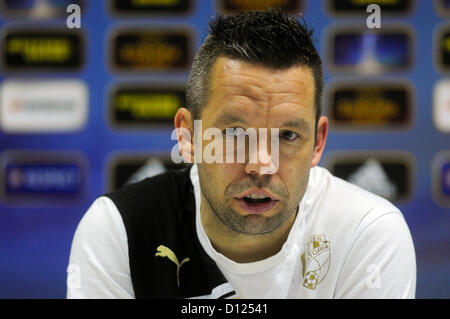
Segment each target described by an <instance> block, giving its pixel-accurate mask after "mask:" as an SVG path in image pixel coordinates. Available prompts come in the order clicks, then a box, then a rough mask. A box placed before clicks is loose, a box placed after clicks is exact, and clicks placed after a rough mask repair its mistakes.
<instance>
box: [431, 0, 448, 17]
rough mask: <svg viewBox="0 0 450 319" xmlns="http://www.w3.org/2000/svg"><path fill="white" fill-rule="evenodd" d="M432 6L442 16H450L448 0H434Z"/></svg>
mask: <svg viewBox="0 0 450 319" xmlns="http://www.w3.org/2000/svg"><path fill="white" fill-rule="evenodd" d="M433 3H434V8H435V9H436V11H437V13H438V14H439V16H441V17H442V18H449V17H450V0H434V1H433Z"/></svg>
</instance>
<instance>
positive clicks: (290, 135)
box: [280, 131, 299, 141]
mask: <svg viewBox="0 0 450 319" xmlns="http://www.w3.org/2000/svg"><path fill="white" fill-rule="evenodd" d="M280 137H281V138H282V139H284V140H286V141H293V140H295V139H296V138H297V137H299V135H298V134H297V133H295V132H293V131H283V132H281V133H280Z"/></svg>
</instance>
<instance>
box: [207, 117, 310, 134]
mask: <svg viewBox="0 0 450 319" xmlns="http://www.w3.org/2000/svg"><path fill="white" fill-rule="evenodd" d="M235 123H241V124H246V123H247V122H246V121H245V120H243V119H242V118H241V117H240V116H238V115H235V114H232V113H221V114H220V115H219V116H218V117H217V118H216V119H215V121H214V124H213V125H214V127H217V126H221V125H225V126H226V125H229V124H235ZM282 127H293V128H298V129H300V130H302V131H305V132H311V125H310V124H309V123H308V122H307V121H306V120H304V119H301V118H297V119H291V120H288V121H287V122H284V123H283V124H282V125H281V126H280V128H282Z"/></svg>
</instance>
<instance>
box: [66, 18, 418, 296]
mask: <svg viewBox="0 0 450 319" xmlns="http://www.w3.org/2000/svg"><path fill="white" fill-rule="evenodd" d="M311 35H312V31H310V30H308V28H307V27H306V26H305V25H304V24H303V23H301V22H299V21H298V20H296V19H295V18H292V17H288V16H287V15H285V14H283V13H281V12H278V11H269V12H248V13H241V14H237V15H235V16H228V17H222V16H219V17H218V18H216V19H215V20H214V21H213V22H212V23H211V25H210V33H209V35H208V37H207V38H206V39H205V41H204V43H203V45H202V46H201V48H200V49H199V52H198V53H197V55H196V58H195V61H194V63H193V66H192V71H191V75H190V78H189V81H188V85H187V106H188V108H187V109H186V108H181V109H180V110H179V111H178V112H177V114H176V116H175V119H174V122H175V126H176V128H177V129H178V133H179V134H178V145H179V149H180V153H181V155H182V157H183V158H184V159H185V160H186V161H188V162H193V160H194V159H195V153H196V151H198V150H199V148H200V149H203V148H204V147H206V144H207V142H208V141H205V140H204V139H203V140H200V141H199V140H198V139H196V138H195V137H196V136H198V134H200V136H203V135H202V133H203V132H206V130H208V129H211V128H216V129H219V130H220V131H219V132H223V135H224V137H225V138H226V139H227V140H230V139H232V140H234V139H236V140H237V138H238V137H239V136H240V135H241V134H242V132H248V131H250V129H255V131H257V132H261V131H260V129H267V130H270V131H271V132H273V130H274V131H275V132H277V133H278V134H277V135H274V134H271V135H270V138H267V136H266V138H261V137H262V135H261V134H260V133H258V137H259V139H258V145H260V144H264V142H268V141H269V140H270V139H275V140H276V141H277V144H275V145H276V146H277V147H272V148H271V149H270V151H266V152H256V153H255V152H254V150H253V151H252V150H251V148H250V146H249V147H248V149H247V148H246V146H245V145H244V146H245V149H244V151H245V152H246V153H245V160H244V161H237V160H235V161H231V162H228V161H226V162H225V161H222V162H221V161H213V162H210V161H209V162H206V161H202V162H200V161H197V163H195V164H193V165H191V166H190V167H189V168H187V169H184V170H180V171H171V172H167V173H163V174H160V175H157V176H155V177H152V178H148V179H145V180H143V181H141V182H138V183H135V184H132V185H129V186H126V187H124V188H122V189H120V190H118V191H116V192H113V193H110V194H107V195H105V196H101V197H100V198H98V199H97V200H96V201H95V202H94V203H93V205H92V206H91V207H90V208H89V210H88V212H87V213H86V214H85V216H84V217H83V219H82V221H81V222H80V224H79V226H78V229H77V231H76V234H75V237H74V241H73V245H72V251H71V256H70V265H76V266H77V267H78V268H77V269H79V273H78V276H79V282H78V283H77V284H76V285H74V284H73V281H72V280H71V278H68V297H69V298H159V297H163V298H166V297H167V298H195V297H203V298H413V297H414V294H415V283H416V279H415V278H416V268H415V254H414V248H413V243H412V240H411V236H410V233H409V230H408V227H407V225H406V223H405V221H404V219H403V216H402V214H401V213H400V211H399V210H398V209H397V208H396V207H395V206H393V205H392V204H391V203H389V202H388V201H386V200H384V199H382V198H380V197H378V196H376V195H374V194H371V193H369V192H366V191H364V190H362V189H360V188H358V187H356V186H353V185H351V184H349V183H347V182H345V181H343V180H341V179H338V178H336V177H334V176H332V175H331V174H330V173H329V172H328V171H327V170H325V169H323V168H320V167H318V166H317V164H318V163H319V161H320V158H321V155H322V153H323V150H324V147H325V143H326V139H327V132H328V120H327V118H326V117H323V116H320V114H321V95H322V87H323V74H322V69H321V60H320V57H319V55H318V53H317V51H316V49H315V48H314V45H313V43H312V40H311ZM195 120H201V130H202V131H201V132H200V133H199V132H195V131H194V126H195V125H194V124H195V122H194V121H195ZM249 137H250V136H244V138H245V140H246V141H249V140H250V138H249ZM216 138H218V137H217V136H216ZM241 142H242V140H241ZM271 145H272V144H271ZM241 146H242V145H241ZM238 148H239V146H236V147H234V146H231V147H228V146H225V147H224V148H223V149H222V150H221V149H220V148H216V149H215V152H216V153H221V155H224V154H226V153H229V152H231V153H232V154H233V152H234V151H236V150H237V149H238ZM255 154H256V160H255V156H254V155H255ZM215 155H218V154H215ZM252 156H253V160H251V157H252ZM233 158H234V155H233ZM71 282H72V284H70V283H71Z"/></svg>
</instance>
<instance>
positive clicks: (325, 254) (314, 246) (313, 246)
mask: <svg viewBox="0 0 450 319" xmlns="http://www.w3.org/2000/svg"><path fill="white" fill-rule="evenodd" d="M301 259H302V265H303V268H302V275H303V287H305V288H308V289H311V290H315V289H316V287H317V285H318V284H319V283H320V282H321V281H322V280H323V279H324V278H325V276H326V275H327V273H328V269H329V268H330V242H329V241H328V240H327V238H326V236H325V235H314V236H313V237H312V241H310V242H309V243H307V244H306V245H305V251H304V253H303V254H302V257H301Z"/></svg>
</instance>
